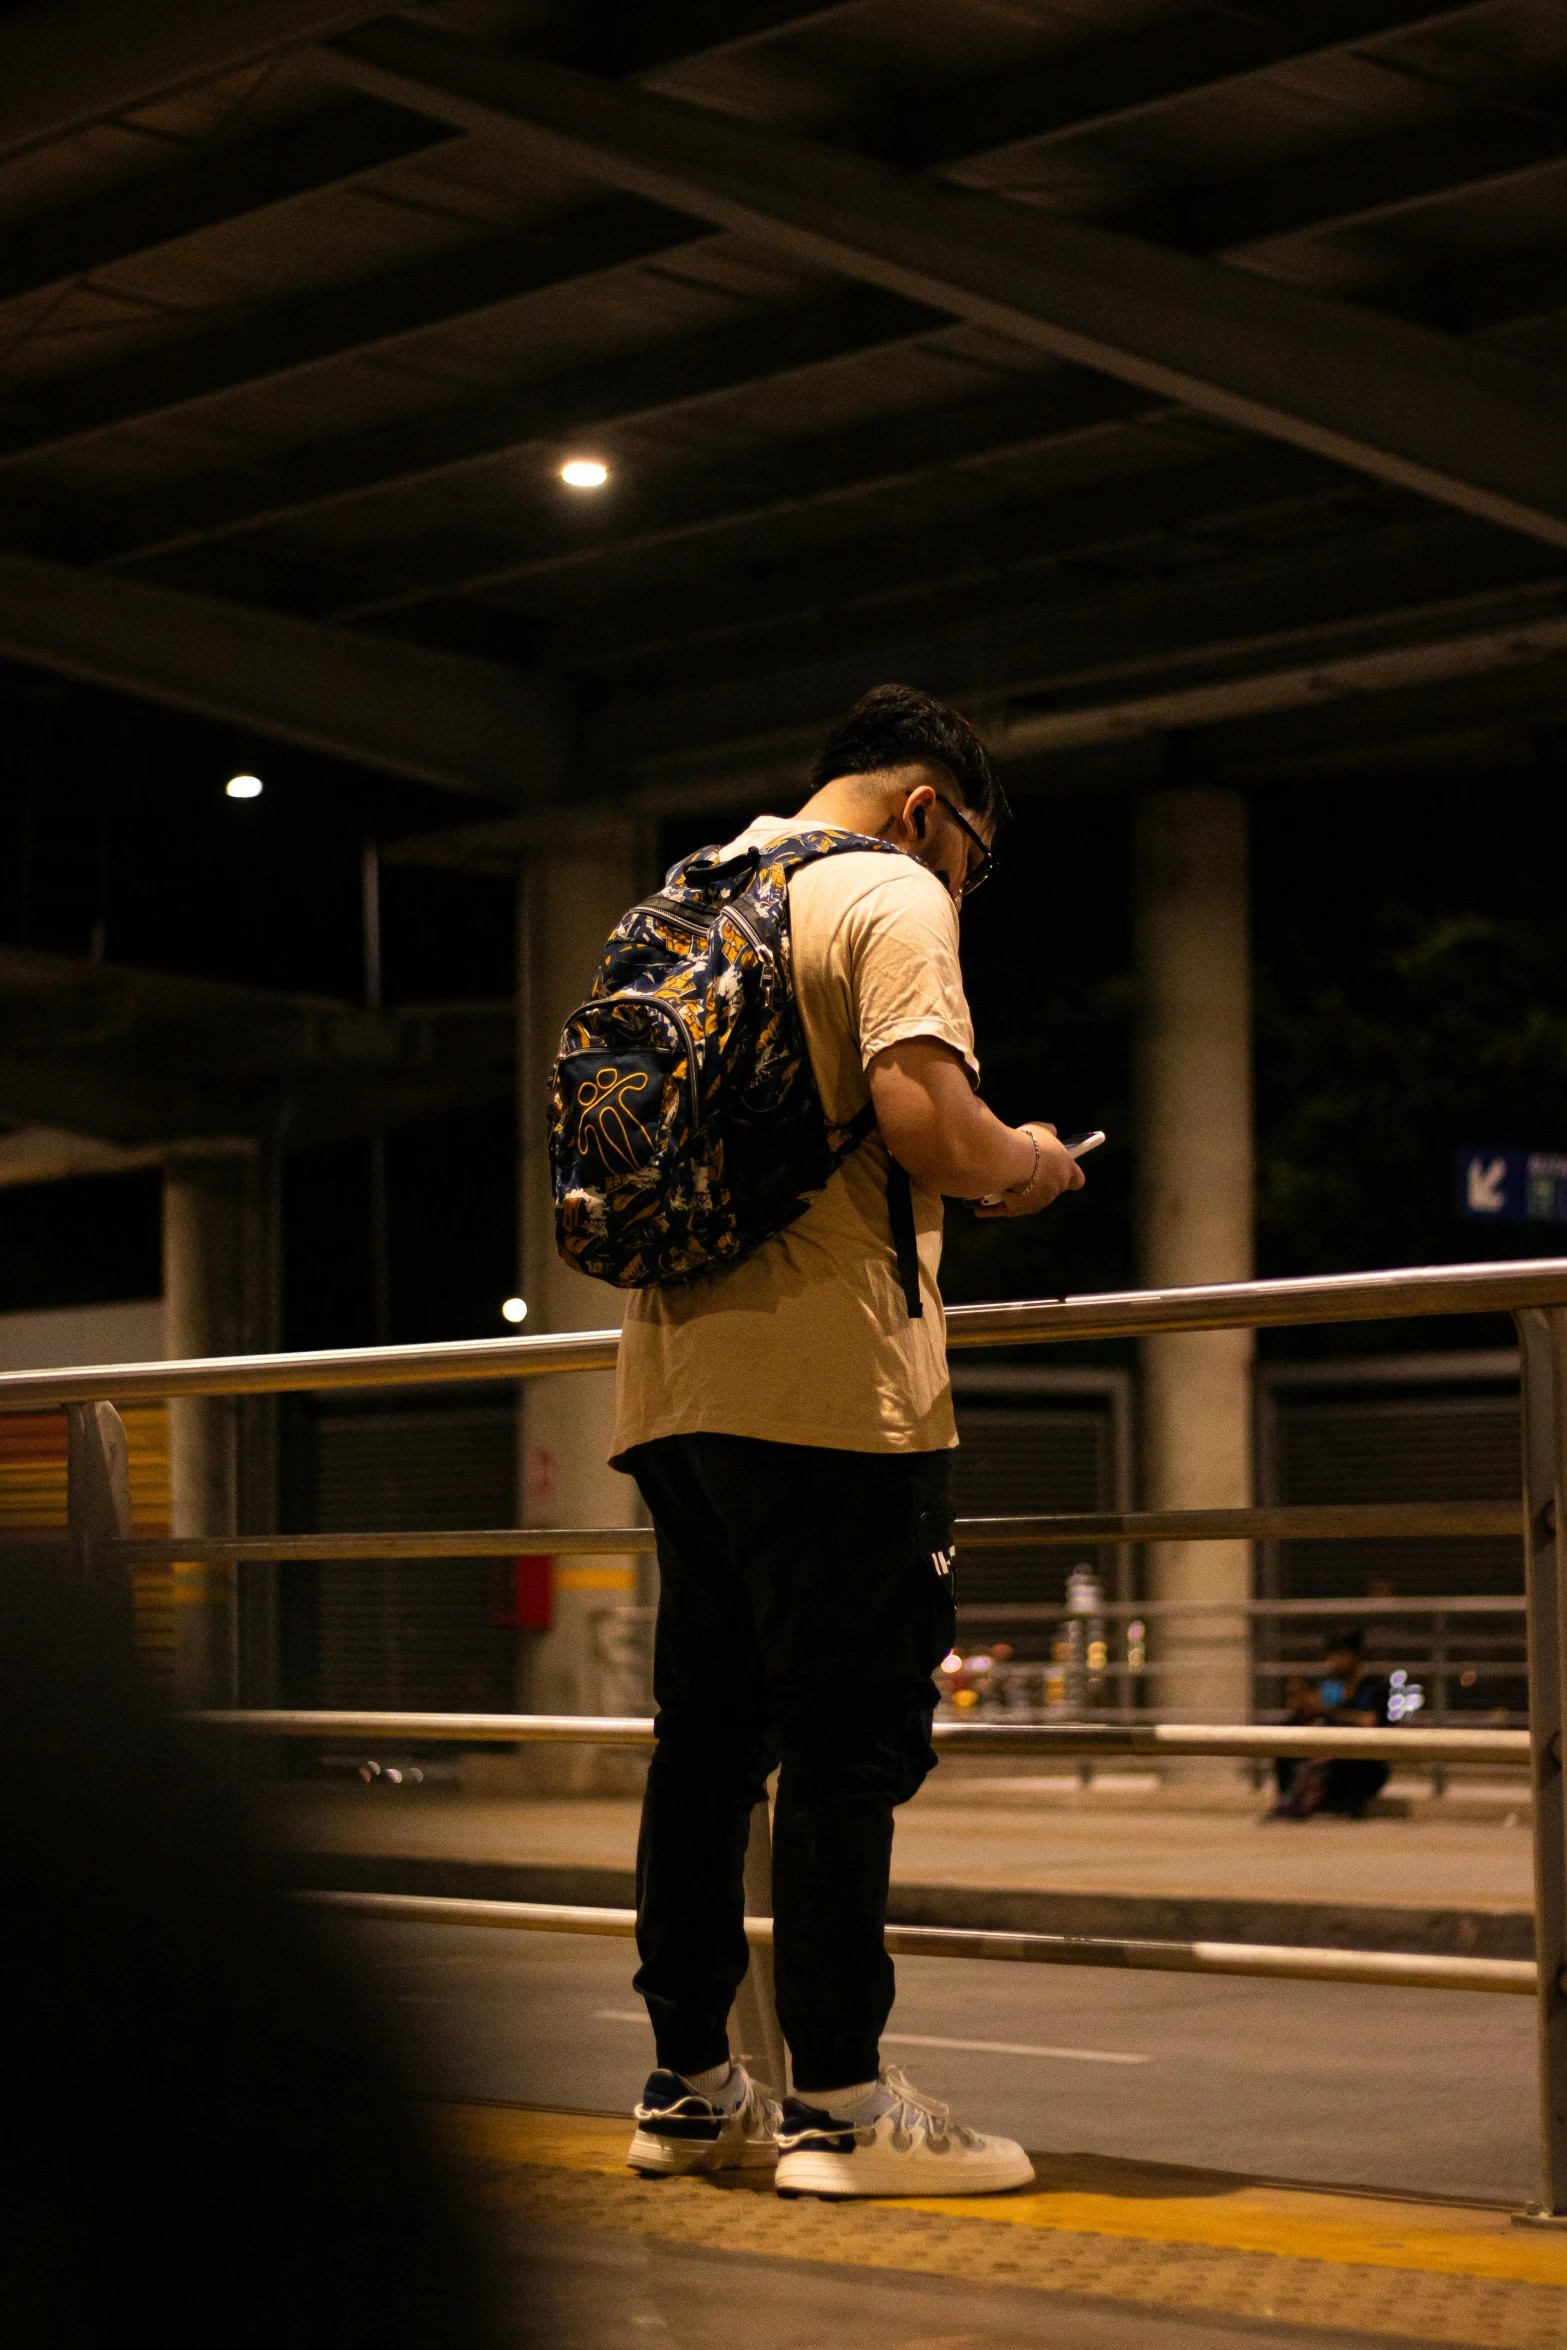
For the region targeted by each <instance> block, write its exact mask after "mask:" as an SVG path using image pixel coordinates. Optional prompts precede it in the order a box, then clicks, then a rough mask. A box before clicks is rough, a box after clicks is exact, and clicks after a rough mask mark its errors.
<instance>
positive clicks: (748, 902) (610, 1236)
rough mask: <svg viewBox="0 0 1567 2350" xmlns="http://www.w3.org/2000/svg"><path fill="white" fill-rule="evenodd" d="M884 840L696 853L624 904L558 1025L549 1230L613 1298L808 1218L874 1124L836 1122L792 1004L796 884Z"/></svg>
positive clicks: (864, 1119) (708, 1268)
mask: <svg viewBox="0 0 1567 2350" xmlns="http://www.w3.org/2000/svg"><path fill="white" fill-rule="evenodd" d="M867 849H869V850H871V851H873V852H875V853H876V854H879V855H886V856H893V857H899V856H902V855H903V854H904V851H903V850H901V849H898V848H895V847H894V846H893V844H892V842H891V841H885V840H872V839H870V838H868V837H867V836H866V835H864V834H861V833H844V832H838V831H826V830H818V829H808V830H802V831H800V832H797V833H791V834H788V835H786V836H785V837H784V838H782V839H780V840H777V841H775V842H773V843H771V844H770V845H769V846H768V847H766V848H747V849H742V850H740V851H738V852H737V853H736V854H735V855H733V856H730V857H728V858H726V857H725V856H724V854H723V852H722V850H721V849H718V848H708V849H701V850H699V851H698V852H697V854H696V855H695V856H694V857H687V858H685V859H684V861H683V862H682V863H680V864H678V865H673V866H671V868H670V870H669V873H668V874H667V875H666V877H665V881H664V887H663V889H662V890H661V891H659V893H658V894H657V895H656V896H655V897H651V898H648V899H645V900H644V901H643V903H642V904H641V905H638V906H633V907H632V909H631V911H630V913H629V914H627V915H626V916H625V918H624V919H623V920H622V921H621V922H620V923H618V924H617V926H616V928H615V931H614V933H613V935H612V936H611V938H610V940H609V942H608V944H607V945H606V947H605V949H604V952H603V955H602V957H601V958H600V962H599V968H598V973H597V976H596V977H595V979H594V983H593V991H592V993H591V995H590V996H589V998H588V1000H587V1002H586V1003H585V1004H582V1005H580V1006H579V1007H578V1009H577V1010H576V1011H575V1012H573V1014H572V1015H571V1018H570V1019H569V1020H568V1021H567V1023H566V1026H565V1030H564V1032H563V1034H562V1036H561V1041H560V1052H559V1056H558V1059H557V1061H556V1065H555V1083H554V1088H553V1091H552V1094H551V1098H550V1109H549V1120H550V1135H549V1141H550V1164H551V1171H552V1174H553V1178H554V1188H555V1235H556V1242H557V1245H558V1246H559V1249H560V1253H561V1255H562V1256H563V1257H564V1258H565V1260H566V1262H567V1263H568V1264H571V1265H575V1266H576V1267H577V1268H578V1270H579V1271H581V1272H584V1273H589V1274H591V1275H593V1276H594V1277H595V1278H596V1279H597V1280H600V1281H609V1282H613V1283H614V1284H615V1286H616V1287H617V1288H620V1289H642V1288H648V1287H651V1286H653V1285H654V1284H656V1283H661V1282H672V1281H687V1280H691V1279H693V1278H694V1277H695V1276H696V1275H698V1274H700V1273H709V1272H714V1271H717V1270H718V1269H719V1268H721V1267H722V1266H724V1265H729V1264H733V1263H735V1262H737V1261H738V1260H739V1258H741V1257H742V1256H746V1255H748V1254H749V1253H750V1251H751V1250H753V1249H755V1248H758V1247H760V1245H761V1243H762V1242H763V1241H764V1240H769V1239H771V1237H772V1236H773V1234H774V1233H775V1232H781V1231H783V1230H784V1228H785V1227H786V1226H787V1225H789V1224H792V1223H793V1222H794V1221H795V1219H796V1218H797V1217H798V1216H800V1215H803V1214H804V1212H805V1210H806V1209H807V1208H808V1207H809V1206H810V1204H811V1201H812V1200H813V1199H814V1198H815V1197H816V1196H817V1194H818V1192H820V1191H821V1189H822V1187H823V1186H824V1185H825V1184H826V1182H827V1181H828V1178H829V1177H830V1176H831V1175H832V1173H833V1172H834V1170H835V1169H836V1168H837V1167H839V1166H841V1164H842V1163H843V1161H844V1160H845V1159H846V1158H847V1157H848V1155H849V1153H850V1152H851V1151H852V1150H854V1149H855V1148H856V1146H857V1145H858V1144H859V1143H860V1142H862V1141H863V1140H864V1138H865V1136H866V1135H867V1134H868V1133H870V1131H871V1129H872V1127H873V1126H874V1124H875V1116H874V1112H872V1111H871V1110H870V1109H869V1108H867V1109H865V1110H863V1111H862V1112H861V1113H860V1115H859V1117H857V1118H856V1119H854V1120H853V1121H852V1122H851V1123H850V1124H849V1125H847V1126H833V1125H832V1124H830V1122H829V1120H828V1118H827V1114H826V1112H825V1110H824V1109H823V1107H822V1102H821V1097H820V1095H819V1094H818V1092H817V1089H816V1079H815V1076H814V1075H813V1073H812V1069H811V1063H810V1056H809V1054H808V1052H807V1050H806V1045H805V1033H804V1030H803V1028H802V1026H801V1023H800V1014H799V1007H798V1005H797V1003H796V1001H795V995H794V984H793V967H792V958H791V951H790V940H789V894H788V893H789V882H790V880H791V878H792V877H793V875H794V874H796V873H798V872H799V871H800V870H801V869H802V867H804V866H806V865H811V864H815V863H816V862H817V861H818V860H819V859H821V858H823V857H833V856H841V855H842V854H843V853H844V852H845V851H846V850H859V851H864V850H867Z"/></svg>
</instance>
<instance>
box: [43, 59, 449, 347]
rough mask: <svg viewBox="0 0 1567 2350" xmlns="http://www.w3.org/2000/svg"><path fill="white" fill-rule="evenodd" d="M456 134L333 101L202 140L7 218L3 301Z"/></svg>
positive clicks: (414, 118)
mask: <svg viewBox="0 0 1567 2350" xmlns="http://www.w3.org/2000/svg"><path fill="white" fill-rule="evenodd" d="M454 137H455V134H454V133H453V132H452V131H451V130H450V129H448V127H447V125H446V124H445V123H436V122H432V121H431V120H430V118H429V116H428V115H427V114H409V113H408V112H406V111H405V110H404V109H403V108H402V107H397V106H377V105H366V104H364V103H362V102H361V103H357V104H353V105H348V106H333V107H330V108H329V109H328V110H327V111H326V112H325V113H322V114H313V115H311V116H310V117H309V118H308V120H306V121H304V122H294V123H289V124H288V125H287V126H286V127H285V128H284V129H282V130H280V131H270V132H268V133H267V134H266V135H265V136H264V137H261V138H257V139H247V140H246V141H244V142H243V144H241V145H238V146H226V147H220V148H218V149H217V150H216V151H215V152H212V151H204V150H202V149H200V148H198V149H197V151H196V152H195V153H193V154H187V155H185V156H183V157H182V159H181V160H180V162H179V163H178V164H177V165H176V166H175V168H174V169H173V170H171V171H163V172H158V173H155V174H153V175H152V176H151V177H149V178H146V179H138V180H135V181H133V182H132V183H131V184H130V185H129V186H121V187H116V188H113V189H111V190H110V191H109V193H108V194H107V195H95V196H90V197H88V198H87V199H86V201H85V202H83V203H80V204H71V205H67V206H66V207H65V208H64V209H63V210H61V211H58V212H46V213H44V214H43V215H42V216H41V217H40V218H39V219H36V220H23V221H18V222H16V223H14V224H13V225H12V226H10V227H8V228H7V230H6V236H5V244H4V247H3V249H0V302H14V301H16V300H17V299H18V298H19V297H20V296H22V295H24V294H32V293H38V292H41V291H43V290H45V289H47V288H49V287H51V286H59V285H65V284H69V283H70V282H71V281H72V280H73V279H75V278H80V277H85V276H89V275H90V274H91V273H92V272H93V271H94V270H99V269H107V268H110V267H112V266H114V265H115V264H116V263H121V262H124V261H127V260H132V259H134V260H140V259H141V258H142V256H143V255H144V254H147V253H152V252H156V251H157V250H158V248H159V247H160V246H164V245H172V244H176V243H178V241H179V240H180V238H182V237H191V236H196V235H197V234H199V232H200V231H201V230H202V229H207V228H219V227H222V226H223V225H224V224H225V223H227V222H229V221H233V220H242V219H248V218H249V217H250V215H251V214H252V213H256V212H264V211H265V210H266V209H267V207H268V206H269V205H272V204H285V203H289V202H291V201H292V200H293V199H294V198H296V197H299V196H319V195H321V194H323V193H325V192H326V191H327V190H328V189H331V188H341V187H345V186H347V185H348V184H349V183H350V182H351V181H353V180H356V179H360V178H362V177H363V175H364V174H365V173H366V172H368V171H378V170H380V169H382V168H383V167H384V166H385V165H386V164H388V163H399V162H401V161H402V160H403V159H404V157H406V156H409V155H418V154H421V153H423V151H424V150H425V149H426V148H429V147H444V146H449V145H451V144H452V142H453V139H454Z"/></svg>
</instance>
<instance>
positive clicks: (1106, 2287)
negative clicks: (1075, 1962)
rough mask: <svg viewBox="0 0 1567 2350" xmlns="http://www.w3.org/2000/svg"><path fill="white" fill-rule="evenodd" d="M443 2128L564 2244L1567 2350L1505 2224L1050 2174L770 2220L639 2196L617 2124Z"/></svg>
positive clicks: (1126, 2176)
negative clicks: (973, 2192) (948, 2194)
mask: <svg viewBox="0 0 1567 2350" xmlns="http://www.w3.org/2000/svg"><path fill="white" fill-rule="evenodd" d="M439 2116H440V2126H441V2132H442V2136H443V2138H444V2140H445V2142H446V2143H447V2145H448V2146H449V2147H450V2148H451V2150H452V2151H453V2152H455V2153H456V2154H458V2155H460V2156H461V2157H463V2158H464V2161H465V2163H472V2164H474V2165H475V2166H476V2170H477V2179H478V2183H479V2186H480V2192H481V2195H482V2198H483V2199H484V2200H485V2201H486V2202H494V2203H498V2204H503V2205H505V2206H507V2207H510V2208H521V2209H523V2210H525V2211H526V2212H528V2213H530V2214H532V2215H534V2216H536V2217H537V2218H538V2219H540V2220H541V2221H544V2222H554V2223H556V2224H558V2225H564V2226H573V2227H586V2228H593V2229H601V2230H606V2231H608V2232H611V2233H614V2234H632V2235H641V2236H652V2237H656V2238H658V2239H660V2240H662V2241H664V2242H668V2243H678V2244H681V2245H685V2246H687V2247H697V2248H703V2249H709V2250H713V2251H724V2252H745V2253H749V2254H751V2255H753V2256H757V2255H760V2256H764V2257H766V2256H771V2257H773V2258H778V2259H791V2260H813V2261H823V2262H828V2263H832V2264H836V2265H843V2266H848V2267H861V2268H881V2269H902V2270H909V2271H914V2272H918V2273H923V2274H926V2275H938V2276H953V2277H967V2278H973V2279H982V2278H983V2279H993V2280H994V2281H995V2282H997V2283H998V2284H999V2283H1004V2284H1009V2285H1025V2286H1031V2287H1034V2288H1036V2289H1042V2290H1045V2291H1051V2292H1058V2293H1072V2294H1082V2295H1086V2296H1090V2297H1093V2298H1096V2299H1104V2300H1113V2301H1120V2302H1131V2303H1139V2304H1142V2305H1144V2306H1146V2307H1152V2308H1160V2309H1171V2310H1186V2311H1193V2312H1197V2311H1203V2312H1208V2313H1211V2314H1214V2315H1224V2316H1231V2317H1240V2318H1247V2319H1250V2320H1252V2321H1254V2322H1255V2321H1258V2320H1267V2319H1273V2320H1276V2321H1277V2322H1279V2323H1281V2324H1293V2325H1297V2326H1307V2327H1316V2328H1321V2329H1328V2330H1332V2329H1334V2328H1338V2329H1341V2330H1342V2331H1344V2332H1345V2333H1350V2334H1358V2335H1367V2334H1383V2335H1386V2336H1388V2337H1390V2338H1392V2339H1402V2340H1406V2341H1419V2342H1440V2343H1446V2344H1452V2345H1460V2344H1461V2345H1465V2346H1469V2350H1536V2346H1537V2345H1538V2350H1567V2235H1557V2234H1555V2233H1553V2232H1549V2231H1543V2230H1542V2231H1535V2230H1531V2229H1526V2228H1517V2227H1514V2226H1513V2225H1512V2224H1511V2222H1510V2220H1509V2218H1508V2215H1507V2214H1506V2213H1505V2212H1503V2211H1494V2210H1484V2209H1476V2208H1472V2207H1469V2206H1460V2205H1445V2204H1429V2203H1418V2202H1413V2201H1400V2200H1396V2199H1394V2198H1391V2197H1389V2198H1386V2199H1381V2198H1374V2197H1370V2196H1358V2195H1349V2194H1323V2193H1313V2192H1309V2191H1297V2190H1295V2189H1292V2188H1283V2187H1271V2186H1258V2185H1254V2184H1252V2183H1250V2182H1248V2181H1246V2180H1244V2179H1235V2178H1231V2177H1228V2176H1226V2175H1224V2174H1220V2173H1213V2172H1200V2171H1182V2170H1171V2169H1157V2168H1153V2167H1149V2166H1143V2165H1140V2164H1133V2163H1115V2162H1109V2161H1105V2160H1102V2159H1098V2158H1095V2157H1091V2156H1083V2157H1073V2156H1048V2155H1038V2156H1036V2157H1035V2168H1036V2171H1037V2172H1038V2175H1039V2184H1038V2185H1037V2186H1036V2187H1035V2188H1033V2189H1031V2190H1029V2191H1026V2192H1024V2193H1022V2194H1019V2195H1003V2196H975V2197H972V2198H955V2199H951V2200H942V2201H936V2200H929V2201H927V2200H924V2199H921V2200H919V2201H911V2202H903V2201H899V2202H879V2203H847V2204H830V2203H821V2202H815V2201H801V2202H780V2201H779V2200H778V2198H777V2197H776V2196H775V2195H774V2194H773V2193H772V2192H771V2185H770V2181H769V2180H768V2179H767V2177H766V2175H765V2174H762V2175H760V2176H758V2175H754V2174H753V2175H747V2176H746V2177H744V2178H740V2177H737V2176H730V2177H725V2178H723V2179H660V2180H645V2179H639V2178H637V2177H635V2176H634V2175H633V2174H632V2173H631V2172H629V2171H628V2170H627V2169H626V2168H625V2154H626V2143H627V2129H626V2125H625V2124H624V2123H623V2122H609V2121H604V2120H601V2119H598V2118H596V2117H591V2116H587V2115H574V2114H552V2113H539V2112H530V2111H525V2110H522V2109H519V2108H516V2107H508V2106H472V2105H470V2106H455V2105H448V2106H443V2107H441V2108H440V2109H439Z"/></svg>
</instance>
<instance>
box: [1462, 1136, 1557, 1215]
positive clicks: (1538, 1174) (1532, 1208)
mask: <svg viewBox="0 0 1567 2350" xmlns="http://www.w3.org/2000/svg"><path fill="white" fill-rule="evenodd" d="M1455 1173H1456V1178H1457V1196H1456V1199H1455V1202H1454V1204H1455V1206H1456V1207H1457V1210H1458V1213H1459V1214H1460V1216H1465V1217H1468V1218H1470V1219H1472V1220H1473V1221H1475V1222H1479V1223H1489V1224H1567V1152H1564V1151H1502V1150H1474V1149H1466V1150H1461V1151H1460V1152H1459V1154H1458V1161H1457V1166H1456V1169H1455Z"/></svg>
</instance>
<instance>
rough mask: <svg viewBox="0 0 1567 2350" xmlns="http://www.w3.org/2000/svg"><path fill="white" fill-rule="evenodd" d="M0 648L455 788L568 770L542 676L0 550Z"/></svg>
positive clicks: (517, 782) (562, 728)
mask: <svg viewBox="0 0 1567 2350" xmlns="http://www.w3.org/2000/svg"><path fill="white" fill-rule="evenodd" d="M0 657H7V658H10V659H13V660H17V661H23V662H26V663H28V664H29V665H31V666H32V667H34V668H39V669H47V670H52V671H54V672H55V673H56V674H58V675H62V676H66V677H80V678H86V679H88V680H90V681H91V682H92V683H93V684H95V685H103V686H109V687H112V688H114V689H116V690H118V691H121V692H125V693H131V694H137V695H140V696H141V697H142V698H143V699H144V700H146V701H151V702H161V703H164V704H166V705H167V706H169V707H170V708H172V709H177V710H189V711H193V712H195V713H196V715H198V716H199V717H203V718H216V719H222V720H226V721H229V722H232V723H235V724H238V725H243V726H246V727H250V728H255V729H257V730H259V731H260V732H262V733H264V734H269V735H275V736H277V737H279V738H280V739H281V740H283V741H285V742H294V743H302V744H304V745H305V746H306V747H307V748H309V749H311V750H316V751H324V752H326V753H327V754H328V755H329V756H330V757H333V758H339V759H351V760H354V761H356V762H357V763H358V764H360V765H362V766H367V767H376V768H381V769H384V770H385V771H386V772H388V773H390V774H393V775H406V776H411V777H413V778H415V779H416V780H417V781H419V782H423V783H434V784H440V785H443V786H445V787H446V788H447V789H448V790H452V791H465V792H486V793H490V794H492V795H493V796H494V797H496V798H498V799H502V800H509V801H512V802H516V801H518V800H519V799H526V798H529V797H539V798H548V797H549V796H550V795H551V793H552V792H553V791H555V790H559V789H560V788H562V786H563V783H564V777H565V762H566V752H567V742H566V722H565V713H564V711H563V708H562V706H561V701H560V697H559V695H558V693H557V692H556V690H555V689H554V688H553V686H552V684H551V683H550V681H549V680H547V679H542V678H537V677H527V676H524V675H522V674H521V673H519V672H518V671H515V670H510V669H506V668H504V667H502V666H501V665H500V664H499V663H491V662H487V661H474V660H468V659H465V658H462V657H461V656H459V655H455V654H449V653H436V652H429V651H426V650H424V649H423V648H422V647H419V646H416V645H408V644H401V643H398V642H396V641H394V640H393V639H391V638H387V637H377V636H367V635H364V634H362V633H360V632H358V631H354V630H350V629H334V628H324V627H321V626H318V625H317V624H315V623H313V622H310V621H304V620H296V619H293V618H291V617H289V616H286V615H284V614H281V613H276V612H262V611H258V610H256V609H255V608H254V607H251V606H248V605H242V604H230V603H226V602H222V601H220V600H219V599H218V598H217V597H213V596H193V595H183V594H179V593H177V592H175V591H174V590H172V589H169V588H163V587H155V586H152V585H150V584H149V583H147V582H146V581H142V580H128V579H106V578H104V577H102V576H101V575H99V574H96V573H92V572H80V571H75V570H72V569H69V568H67V567H66V566H65V565H63V564H58V563H44V562H38V561H35V560H34V559H33V558H31V557H29V556H23V555H7V554H0Z"/></svg>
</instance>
